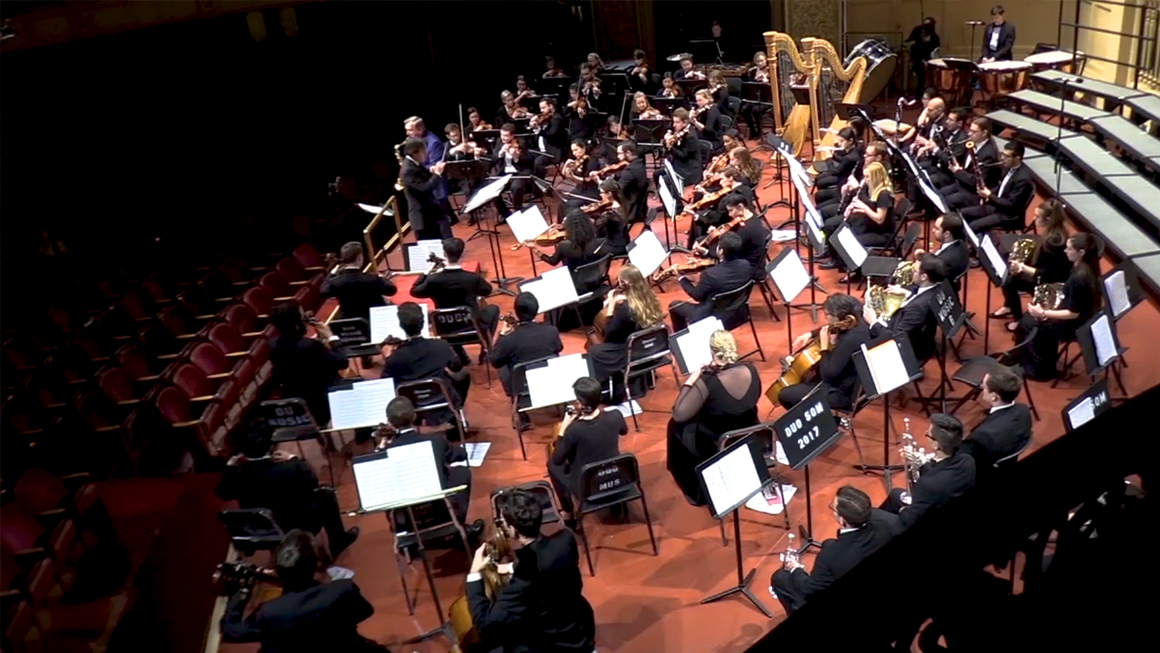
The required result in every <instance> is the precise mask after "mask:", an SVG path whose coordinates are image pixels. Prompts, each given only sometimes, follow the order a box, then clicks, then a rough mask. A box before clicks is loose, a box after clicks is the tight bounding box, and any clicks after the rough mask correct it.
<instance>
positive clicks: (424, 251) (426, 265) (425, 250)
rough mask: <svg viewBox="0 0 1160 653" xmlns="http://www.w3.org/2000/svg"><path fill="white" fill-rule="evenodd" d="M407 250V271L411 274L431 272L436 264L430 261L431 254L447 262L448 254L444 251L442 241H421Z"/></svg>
mask: <svg viewBox="0 0 1160 653" xmlns="http://www.w3.org/2000/svg"><path fill="white" fill-rule="evenodd" d="M406 250H407V270H408V271H409V272H430V271H431V268H432V266H434V265H435V264H434V263H432V262H431V261H429V260H428V259H430V258H431V254H432V253H434V254H435V255H436V256H438V257H439V258H441V259H443V260H444V261H446V260H447V254H446V253H445V252H444V251H443V241H442V240H420V241H418V242H416V243H414V244H413V245H411V246H410V247H407V248H406Z"/></svg>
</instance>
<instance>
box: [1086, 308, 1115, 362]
mask: <svg viewBox="0 0 1160 653" xmlns="http://www.w3.org/2000/svg"><path fill="white" fill-rule="evenodd" d="M1092 342H1093V343H1094V344H1095V347H1096V359H1097V360H1098V361H1099V363H1100V367H1105V366H1107V364H1108V363H1110V362H1112V361H1113V360H1115V358H1116V356H1117V355H1118V353H1117V352H1116V339H1115V338H1114V337H1113V336H1112V322H1111V320H1109V319H1108V315H1107V313H1102V314H1100V316H1099V317H1097V318H1096V321H1095V322H1092Z"/></svg>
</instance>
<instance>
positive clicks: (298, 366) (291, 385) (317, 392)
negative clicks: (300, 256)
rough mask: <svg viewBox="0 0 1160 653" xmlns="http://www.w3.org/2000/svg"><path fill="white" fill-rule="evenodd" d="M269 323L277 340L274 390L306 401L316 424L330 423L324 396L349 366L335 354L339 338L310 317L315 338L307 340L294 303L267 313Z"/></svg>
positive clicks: (273, 351)
mask: <svg viewBox="0 0 1160 653" xmlns="http://www.w3.org/2000/svg"><path fill="white" fill-rule="evenodd" d="M270 324H271V325H273V327H274V328H275V329H276V330H277V331H278V339H277V340H276V341H275V342H274V346H273V347H272V348H271V350H270V362H271V363H272V364H273V366H274V369H273V384H274V387H281V388H282V396H283V397H297V398H300V399H302V400H303V401H305V402H306V406H307V407H308V408H309V409H310V414H311V415H313V416H314V421H315V423H317V424H328V423H330V402H329V401H328V400H327V398H326V393H327V392H328V391H329V389H330V386H332V385H334V384H335V383H337V382H338V380H339V372H341V371H343V370H345V369H347V367H349V366H350V363H349V361H347V358H346V354H344V353H342V352H341V351H338V340H339V338H338V336H336V335H334V334H333V333H331V331H330V327H328V326H327V325H326V324H324V323H322V322H319V321H318V320H314V319H312V318H311V321H310V322H309V324H310V325H311V326H313V327H314V331H315V333H317V335H318V337H317V338H307V337H306V326H307V318H306V316H305V314H304V313H303V311H302V307H300V306H299V305H298V304H296V303H293V302H287V303H283V304H279V305H277V306H275V307H274V310H273V311H271V313H270Z"/></svg>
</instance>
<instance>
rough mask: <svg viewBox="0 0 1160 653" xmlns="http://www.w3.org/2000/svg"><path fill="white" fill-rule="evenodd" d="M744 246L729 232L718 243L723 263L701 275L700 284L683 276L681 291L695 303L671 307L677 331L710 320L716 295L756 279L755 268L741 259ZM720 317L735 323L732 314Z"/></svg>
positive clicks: (674, 326)
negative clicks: (713, 299)
mask: <svg viewBox="0 0 1160 653" xmlns="http://www.w3.org/2000/svg"><path fill="white" fill-rule="evenodd" d="M758 222H760V220H759V221H758ZM741 245H742V243H741V236H739V235H737V234H736V233H733V232H731V231H730V232H726V233H725V234H724V235H722V236H721V237H720V239H719V241H718V244H717V256H718V260H719V262H718V263H717V264H716V265H713V266H712V267H710V268H708V269H707V270H705V271H703V272H701V274H700V278H699V279H698V281H697V283H696V284H694V283H693V282H692V281H690V280H689V277H687V276H685V275H681V276H680V277H679V281H680V284H681V288H682V289H683V290H684V291H685V293H686V294H687V295H688V296H689V297H690V298H691V299H692V300H693V301H691V302H689V301H683V300H682V301H674V302H672V303H671V304H669V315H670V316H671V318H672V321H673V331H680V330H682V329H684V328H685V327H687V326H688V325H689V324H691V323H693V322H697V321H698V320H702V319H704V318H707V317H710V316H711V315H713V314H714V313H713V303H712V301H710V300H712V298H713V297H714V296H715V295H718V294H720V293H723V292H729V291H730V290H737V289H738V288H740V287H741V286H744V285H745V284H746V283H748V282H750V281H752V280H753V266H751V265H750V264H749V261H747V260H745V259H744V258H742V257H741ZM717 317H718V318H720V319H721V321H722V322H723V323H725V324H726V325H728V324H730V323H731V322H732V320H731V319H730V318H731V317H732V316H731V315H717Z"/></svg>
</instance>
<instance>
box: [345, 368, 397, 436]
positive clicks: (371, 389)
mask: <svg viewBox="0 0 1160 653" xmlns="http://www.w3.org/2000/svg"><path fill="white" fill-rule="evenodd" d="M354 391H355V392H357V393H358V401H359V403H360V404H361V405H362V416H363V423H362V424H361V426H378V425H379V424H385V423H386V422H387V404H389V403H391V400H392V399H394V398H395V380H394V379H392V378H386V379H371V380H368V381H359V382H358V383H356V384H354Z"/></svg>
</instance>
